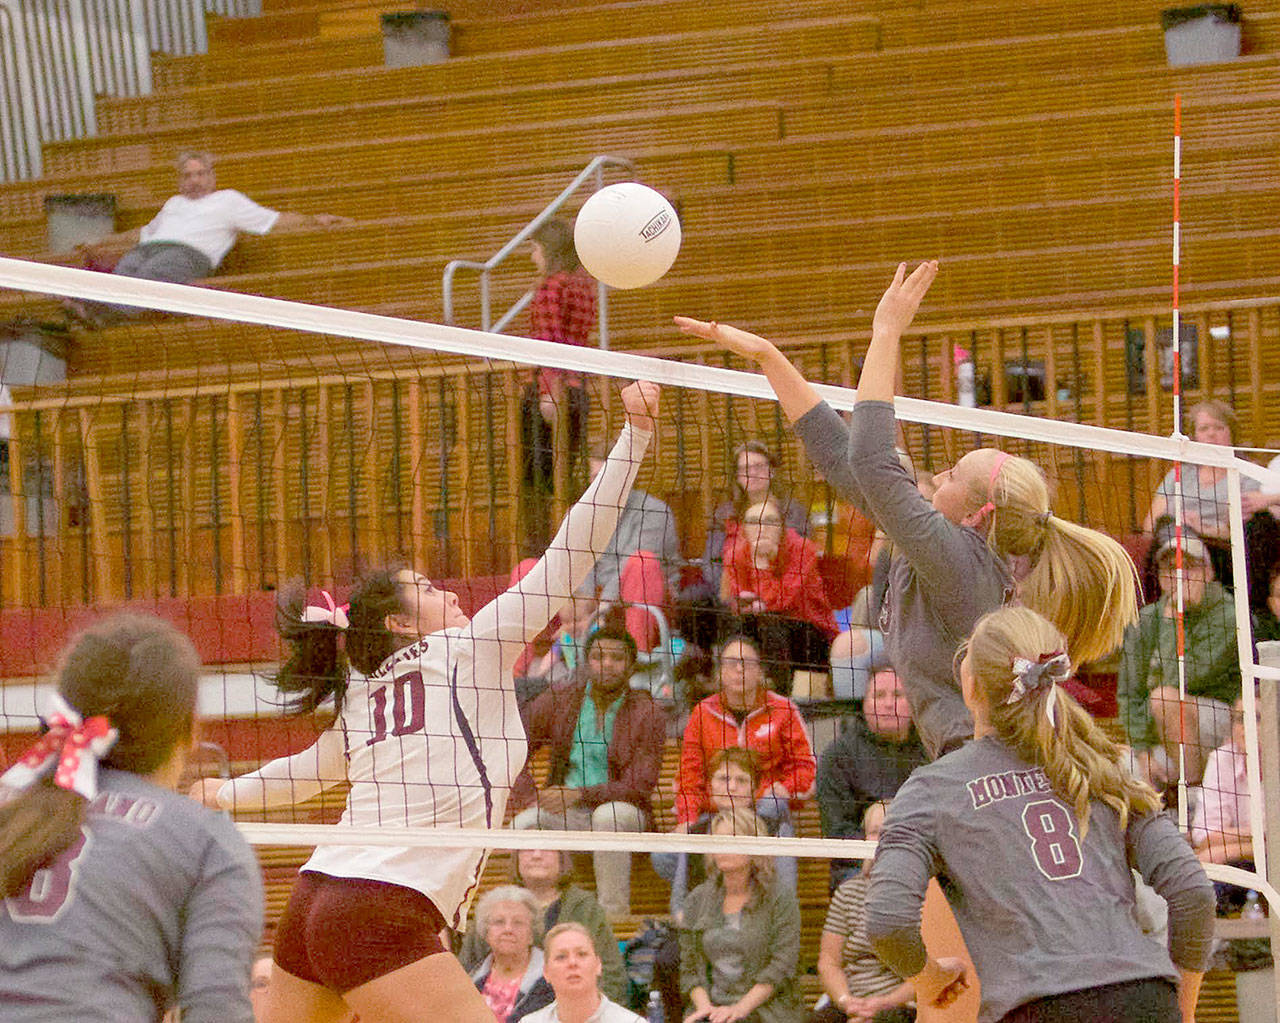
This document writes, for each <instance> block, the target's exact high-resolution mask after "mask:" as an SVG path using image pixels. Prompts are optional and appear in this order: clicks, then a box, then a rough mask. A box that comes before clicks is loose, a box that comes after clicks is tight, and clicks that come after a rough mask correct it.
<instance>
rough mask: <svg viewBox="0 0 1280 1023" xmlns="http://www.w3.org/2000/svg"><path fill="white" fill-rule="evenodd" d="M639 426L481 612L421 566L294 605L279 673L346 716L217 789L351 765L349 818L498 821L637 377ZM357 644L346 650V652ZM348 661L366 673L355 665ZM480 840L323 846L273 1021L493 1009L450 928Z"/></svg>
mask: <svg viewBox="0 0 1280 1023" xmlns="http://www.w3.org/2000/svg"><path fill="white" fill-rule="evenodd" d="M622 401H623V405H624V407H625V409H626V413H627V420H628V422H627V426H626V427H625V428H624V429H623V431H622V434H621V436H620V437H619V439H618V442H617V443H616V444H615V445H614V448H613V450H612V452H610V454H609V457H608V459H607V460H606V462H605V466H604V468H603V469H602V471H601V472H600V473H599V475H597V476H596V478H595V480H594V481H593V482H592V483H591V485H590V486H589V487H588V488H587V490H586V492H585V493H584V494H583V495H582V497H581V498H580V499H579V500H578V502H577V503H576V504H575V505H574V507H573V508H571V509H570V511H569V513H568V515H567V516H566V517H565V520H564V522H563V523H562V524H561V526H560V530H559V532H558V533H557V535H556V537H555V539H554V540H552V542H551V545H550V546H549V547H548V548H547V552H546V554H544V555H543V557H542V559H541V560H540V561H539V562H538V563H537V564H536V565H535V566H534V568H533V569H532V570H531V571H530V572H529V573H528V574H527V575H525V576H524V578H523V579H521V581H520V582H519V583H518V584H516V585H515V586H514V587H512V589H510V590H508V591H507V592H506V593H504V594H502V595H501V596H499V597H498V598H496V599H495V600H494V601H493V602H492V603H490V604H488V605H487V606H486V607H484V608H483V609H482V610H480V611H479V612H478V613H477V614H476V616H475V618H474V619H471V620H468V619H467V617H466V615H465V614H463V613H462V611H461V610H460V609H459V607H458V600H457V597H456V596H455V595H454V594H452V593H449V592H447V591H442V590H438V589H436V588H434V587H433V586H432V585H431V583H430V582H429V581H428V580H427V579H426V577H425V576H423V575H421V574H418V573H416V572H413V571H410V570H401V571H398V572H391V571H386V572H381V573H377V574H375V575H374V576H371V577H369V578H368V579H366V580H365V581H364V582H363V583H362V584H361V585H359V586H358V587H357V588H356V590H355V591H354V592H353V593H352V595H351V603H350V605H349V608H348V609H345V610H344V609H338V608H333V607H329V608H305V609H299V610H300V612H301V613H299V614H297V616H296V617H294V618H290V617H289V616H284V617H283V619H282V622H283V626H284V627H283V629H282V631H283V632H284V633H285V637H286V639H289V640H291V642H292V643H293V649H294V653H293V656H292V657H291V659H290V660H289V661H288V662H287V663H286V664H285V665H284V667H283V668H282V669H281V672H280V676H279V677H278V679H277V684H278V685H279V686H280V688H281V689H282V690H284V691H286V692H295V693H299V694H301V698H300V700H299V701H298V702H297V704H296V705H295V706H297V707H298V708H299V709H308V708H313V707H315V706H316V705H317V704H318V703H320V702H321V701H322V700H323V699H325V698H326V697H327V696H329V695H332V696H334V697H335V700H336V702H337V704H338V711H339V713H338V718H337V720H336V721H335V723H334V724H333V726H332V727H331V728H329V729H328V730H327V731H326V732H325V733H324V734H323V735H321V736H320V738H319V739H318V740H317V742H316V743H315V745H314V746H312V747H311V748H310V749H308V750H306V751H304V752H302V753H299V754H295V755H294V756H292V757H287V758H284V759H281V760H277V761H272V762H271V763H269V764H266V765H264V766H263V767H262V768H261V769H260V770H258V771H254V772H252V773H251V774H248V775H244V776H242V777H240V778H236V779H233V780H232V781H230V782H227V783H225V784H223V785H221V786H216V787H215V786H214V785H212V784H209V783H205V784H204V785H202V787H201V792H200V794H201V796H202V797H203V798H205V799H206V800H213V801H216V803H217V804H218V805H221V806H223V807H228V808H231V807H235V806H237V805H238V806H244V807H251V806H259V807H260V806H262V805H264V804H265V805H268V806H277V805H285V804H289V803H295V802H301V801H302V800H305V799H308V798H310V797H311V796H313V795H315V794H316V793H317V792H319V791H321V790H323V789H324V788H327V787H329V786H331V785H333V784H336V783H338V782H341V781H344V780H345V781H349V782H350V783H351V790H350V793H349V795H348V797H347V805H346V810H345V812H344V813H343V817H342V824H344V825H347V824H349V825H357V826H361V825H363V826H368V825H387V826H401V825H409V826H418V827H423V826H425V827H437V828H463V827H466V828H498V827H500V826H501V824H502V819H503V813H504V810H505V809H506V802H507V796H508V793H509V791H510V787H511V785H512V783H513V782H514V781H515V779H516V777H517V775H518V774H519V772H520V770H521V768H522V767H523V766H524V762H525V754H526V748H527V747H526V742H525V733H524V728H523V726H522V725H521V721H520V714H519V710H518V708H517V705H516V696H515V687H514V683H513V681H512V677H511V673H512V667H513V666H514V664H515V663H516V660H517V659H518V658H519V656H520V654H521V652H522V651H523V649H524V647H525V645H526V644H527V643H528V642H529V641H530V640H532V639H533V638H534V637H535V636H536V635H537V634H538V633H539V632H540V631H541V630H542V629H543V628H544V627H545V626H546V624H547V622H549V621H550V620H551V618H552V616H553V615H555V613H556V612H557V611H558V610H559V609H560V608H561V607H562V606H563V605H564V604H565V603H566V602H567V601H568V600H569V598H570V596H571V595H572V594H573V592H574V591H575V590H576V589H577V588H578V586H579V584H580V583H581V581H582V579H583V578H584V577H585V576H586V574H587V572H588V571H589V570H590V569H591V567H592V565H593V564H594V563H595V560H596V558H597V557H598V555H599V554H600V553H601V552H603V551H604V549H605V547H606V545H607V544H608V542H609V539H610V537H611V536H612V534H613V531H614V528H615V526H616V524H617V520H618V514H619V511H620V510H621V508H622V507H623V506H624V504H625V503H626V500H627V495H628V493H629V492H630V490H631V486H632V484H633V483H634V481H635V478H636V473H637V471H638V469H639V465H640V462H641V460H642V458H643V456H644V453H645V449H646V448H647V446H648V444H649V440H650V437H651V434H652V430H653V416H654V414H655V413H656V411H657V402H658V388H657V387H656V386H655V385H653V384H648V383H637V384H632V385H630V386H629V387H627V388H626V389H625V390H624V391H623V392H622ZM343 647H345V658H344V654H343V649H342V648H343ZM344 660H349V662H350V664H351V665H352V666H353V668H354V669H356V670H355V671H352V672H351V673H350V676H349V677H348V675H347V671H346V667H345V664H344ZM484 858H485V853H484V851H483V850H480V849H422V848H413V847H408V846H404V847H386V846H378V847H364V846H356V845H352V846H321V847H320V848H318V849H317V850H316V852H315V854H314V855H313V856H312V857H311V859H310V860H308V861H307V863H306V864H305V865H304V866H303V868H302V871H303V873H302V875H301V876H300V877H299V879H298V882H297V884H296V885H295V888H294V892H293V894H292V896H291V898H290V901H289V905H288V907H287V908H286V910H285V914H284V917H283V918H282V920H281V923H280V928H279V932H278V936H277V940H276V945H275V966H276V971H275V974H274V975H273V978H272V984H271V989H270V996H269V1003H268V1004H269V1012H268V1019H270V1020H273V1021H284V1020H295V1019H302V1018H306V1019H309V1020H335V1021H337V1020H346V1019H347V1018H348V1017H349V1015H350V1013H351V1011H352V1010H354V1011H356V1012H358V1013H359V1015H360V1019H361V1020H362V1021H365V1023H371V1021H393V1020H410V1019H415V1020H416V1019H422V1018H423V1004H424V1003H423V998H424V995H426V996H427V997H429V998H430V999H431V1006H432V1008H431V1012H430V1016H431V1018H432V1019H433V1020H440V1021H447V1020H458V1021H468V1023H470V1021H476V1023H480V1021H484V1020H492V1013H491V1012H490V1011H489V1009H488V1007H487V1006H486V1005H485V1003H484V1001H483V1000H482V999H481V998H480V995H479V993H478V992H477V991H476V988H475V985H474V984H472V983H471V981H470V979H469V978H468V977H467V975H466V973H465V971H464V970H463V969H462V967H461V965H460V964H459V963H458V961H457V960H456V959H455V958H454V957H453V956H452V955H450V954H447V953H446V951H445V948H444V946H443V944H442V943H441V941H440V940H439V937H438V935H439V933H440V932H441V931H442V930H443V929H444V928H445V927H451V928H455V929H459V928H461V927H462V926H463V925H464V923H465V920H466V915H467V908H468V906H469V905H470V902H471V898H472V896H473V895H474V893H475V890H476V885H477V883H478V882H479V879H480V873H481V870H482V869H483V867H484Z"/></svg>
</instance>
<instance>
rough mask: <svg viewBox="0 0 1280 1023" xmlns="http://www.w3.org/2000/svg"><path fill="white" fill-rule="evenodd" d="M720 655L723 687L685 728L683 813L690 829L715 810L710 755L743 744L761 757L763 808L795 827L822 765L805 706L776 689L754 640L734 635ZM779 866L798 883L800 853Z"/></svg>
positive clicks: (780, 827)
mask: <svg viewBox="0 0 1280 1023" xmlns="http://www.w3.org/2000/svg"><path fill="white" fill-rule="evenodd" d="M715 660H716V668H715V670H716V678H717V680H718V681H719V683H720V692H718V693H713V694H712V695H711V696H708V697H707V698H706V699H705V700H703V701H702V702H701V703H699V704H698V705H697V706H696V707H694V709H693V713H692V714H691V715H690V716H689V723H688V725H686V726H685V730H684V741H683V744H682V746H681V749H680V770H679V773H678V774H677V776H676V819H677V820H678V821H679V822H680V824H681V825H684V829H682V830H687V828H688V826H689V825H691V824H693V823H694V822H695V821H697V819H698V817H699V815H701V814H704V813H712V812H714V804H713V803H712V800H711V794H710V791H709V790H708V779H709V777H710V773H711V762H712V760H713V759H714V758H715V757H716V754H718V753H719V752H720V751H721V750H726V749H729V748H731V747H734V746H737V747H741V748H742V749H747V750H751V751H752V752H753V753H754V754H755V755H756V757H757V758H758V760H759V764H760V775H759V783H758V785H757V788H756V793H755V795H756V812H757V813H758V814H759V815H760V816H761V817H762V818H763V819H764V820H765V821H766V823H768V824H769V830H770V832H771V833H772V834H775V835H791V834H794V832H793V830H792V828H791V804H792V803H793V802H798V801H799V800H802V799H807V798H808V797H809V795H810V794H811V793H812V790H813V783H814V780H815V778H816V777H817V771H818V765H817V761H816V760H815V759H814V755H813V747H812V745H810V743H809V735H808V733H807V732H806V731H805V727H804V720H803V719H802V718H801V717H800V709H799V708H798V707H797V706H796V705H795V704H794V703H792V702H791V701H790V700H788V699H787V698H786V697H785V696H779V695H778V694H777V693H774V692H771V691H770V690H769V687H768V684H767V682H766V679H765V673H764V666H763V663H762V659H761V656H760V648H759V646H757V644H756V641H755V640H753V639H751V638H749V637H747V636H733V637H731V638H729V639H728V640H726V641H725V642H724V643H722V644H721V645H720V647H719V648H718V649H717V650H716V659H715ZM777 867H778V873H779V876H780V878H782V879H783V880H784V881H789V882H790V883H791V887H792V889H794V887H795V876H796V868H795V861H794V860H779V862H778V864H777Z"/></svg>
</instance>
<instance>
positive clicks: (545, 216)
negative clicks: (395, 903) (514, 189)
mask: <svg viewBox="0 0 1280 1023" xmlns="http://www.w3.org/2000/svg"><path fill="white" fill-rule="evenodd" d="M606 167H620V168H622V169H624V170H626V171H628V172H629V173H631V174H635V170H636V166H635V164H634V163H633V162H632V161H631V160H628V159H627V158H626V157H625V156H608V155H601V156H597V157H595V158H594V159H592V161H591V162H590V163H588V164H587V165H586V166H585V167H584V168H582V170H581V172H580V173H579V174H578V176H577V177H576V178H574V179H573V181H572V182H570V184H569V186H568V187H567V188H565V190H564V191H563V192H561V193H560V194H559V195H558V196H556V197H555V198H554V199H553V200H551V202H550V203H548V204H547V206H546V207H545V208H544V209H543V210H542V212H541V213H539V214H538V215H537V216H536V217H534V218H533V219H532V220H531V221H529V223H527V224H525V226H524V227H522V228H521V229H520V230H519V231H518V232H516V235H515V237H513V238H512V239H511V240H510V241H509V242H507V243H506V244H505V245H504V246H502V248H500V249H499V250H498V251H497V252H495V253H494V254H493V255H492V256H490V257H489V258H488V259H486V260H485V261H484V262H483V263H478V262H476V261H474V260H470V259H453V260H450V261H449V262H448V263H447V264H446V265H445V268H444V278H443V280H442V282H441V285H442V287H443V290H444V322H445V323H447V324H450V325H453V323H454V321H453V279H454V276H455V275H456V274H457V272H458V271H459V270H476V271H478V272H479V274H480V329H481V330H487V331H491V332H493V333H495V334H501V333H502V332H503V331H504V330H505V329H506V327H507V325H508V324H509V323H511V321H512V320H514V319H515V318H516V317H517V316H518V315H519V314H520V312H521V311H522V310H523V309H525V308H526V307H527V306H528V305H529V303H530V302H532V301H533V289H530V290H529V291H526V292H525V293H524V294H523V295H521V296H520V297H519V298H518V299H516V301H515V303H514V304H512V306H511V308H509V309H508V310H507V311H506V312H504V313H503V314H502V315H501V316H500V317H498V320H497V322H494V321H493V311H492V308H491V306H492V303H491V300H490V290H489V275H490V274H491V273H492V272H493V271H494V270H495V269H497V268H498V267H499V266H501V265H502V264H503V263H504V262H505V261H506V259H507V257H509V256H510V255H511V254H512V253H513V252H515V251H516V249H518V248H520V246H521V245H523V244H524V243H525V242H527V241H528V240H529V239H530V238H531V237H533V233H534V232H535V231H537V230H538V228H540V227H541V226H542V225H543V224H545V223H546V222H547V221H548V220H550V219H551V217H552V216H554V215H555V214H556V213H557V212H558V211H559V209H560V207H561V206H563V205H564V204H565V203H566V202H568V201H569V200H570V199H571V198H573V195H574V193H576V192H577V191H578V189H580V188H581V187H582V186H583V185H585V184H586V183H587V182H588V181H590V180H592V179H593V178H594V180H595V187H596V190H597V191H598V190H599V189H601V188H603V187H604V171H605V168H606ZM596 309H597V319H598V326H597V329H598V332H599V336H600V347H601V348H608V347H609V289H608V288H607V287H606V286H605V285H604V284H603V283H602V282H600V281H597V282H596Z"/></svg>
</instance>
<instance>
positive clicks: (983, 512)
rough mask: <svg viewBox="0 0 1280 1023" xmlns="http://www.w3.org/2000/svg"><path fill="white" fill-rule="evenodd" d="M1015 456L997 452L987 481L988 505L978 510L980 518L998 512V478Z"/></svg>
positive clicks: (1005, 452)
mask: <svg viewBox="0 0 1280 1023" xmlns="http://www.w3.org/2000/svg"><path fill="white" fill-rule="evenodd" d="M1012 457H1013V456H1012V455H1011V454H1009V452H1007V451H997V452H996V457H995V460H994V461H993V462H992V463H991V476H990V477H989V478H988V479H987V503H986V504H984V505H983V506H982V507H981V508H979V509H978V518H979V519H982V518H983V517H985V516H987V515H990V514H991V513H992V512H993V511H995V510H996V502H995V496H996V495H995V489H996V477H997V476H999V475H1000V470H1001V469H1003V468H1004V463H1005V462H1007V461H1009V459H1010V458H1012Z"/></svg>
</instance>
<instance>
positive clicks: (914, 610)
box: [795, 401, 1013, 757]
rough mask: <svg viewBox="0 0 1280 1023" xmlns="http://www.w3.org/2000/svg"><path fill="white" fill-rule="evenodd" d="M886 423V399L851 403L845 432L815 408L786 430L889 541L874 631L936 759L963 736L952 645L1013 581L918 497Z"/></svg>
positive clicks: (964, 711)
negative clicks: (885, 588) (880, 612)
mask: <svg viewBox="0 0 1280 1023" xmlns="http://www.w3.org/2000/svg"><path fill="white" fill-rule="evenodd" d="M895 426H896V420H895V419H894V415H893V404H892V402H887V401H860V402H858V404H857V405H855V406H854V409H853V416H852V418H851V419H850V424H849V425H848V426H846V425H845V423H844V420H842V419H841V418H840V416H839V415H837V414H836V412H835V410H834V409H832V408H831V406H829V405H827V404H826V403H825V402H823V403H821V404H819V405H816V406H814V407H813V408H812V409H810V410H809V411H808V412H806V413H805V414H804V415H803V416H802V417H801V418H800V419H799V420H797V421H796V424H795V430H796V436H798V437H799V438H800V440H801V441H802V442H803V443H804V449H805V453H806V454H807V455H808V456H809V460H810V461H812V462H813V464H814V465H816V466H817V467H818V470H819V471H820V472H821V473H822V475H823V476H824V477H825V478H826V480H827V482H828V483H830V484H831V486H832V488H833V489H834V490H835V491H836V493H838V494H839V495H840V496H841V497H843V498H844V499H845V500H846V501H849V502H850V503H851V504H853V505H854V506H855V507H857V508H858V509H859V510H860V511H861V512H862V513H863V514H864V515H866V516H867V517H869V518H870V519H871V520H872V521H873V522H875V524H876V525H877V526H878V527H879V528H880V529H881V530H882V531H883V532H884V533H885V535H886V536H888V537H889V539H890V540H892V541H893V548H894V556H893V561H892V562H891V564H890V567H889V588H888V594H887V596H886V598H885V606H884V615H883V617H882V618H881V621H880V627H881V629H882V630H883V631H884V634H885V650H886V652H887V653H888V655H889V661H890V663H892V665H893V668H894V670H895V671H896V672H897V673H898V677H899V678H901V679H902V688H903V691H904V692H905V693H906V694H907V702H908V703H910V705H911V720H912V721H914V722H915V725H916V731H917V732H918V733H919V735H920V739H921V741H922V742H923V743H924V746H925V749H926V750H928V751H929V756H930V757H939V756H941V755H942V754H943V753H945V752H947V751H948V750H950V749H955V748H957V747H958V746H959V745H960V744H961V743H962V742H964V740H966V739H968V738H969V737H970V736H972V735H973V718H972V717H970V715H969V709H968V708H967V707H966V706H965V705H964V698H963V697H962V696H961V695H960V687H959V686H958V685H957V684H956V680H955V677H954V674H953V668H954V666H953V663H952V658H953V657H954V656H955V652H956V647H958V646H959V645H960V643H961V641H962V640H964V639H967V638H968V636H969V634H970V633H971V632H973V626H974V624H975V623H976V622H977V620H978V619H979V618H981V617H982V616H983V615H984V614H986V613H987V612H988V611H994V610H996V608H998V607H1000V606H1002V605H1003V604H1006V603H1008V601H1009V599H1010V597H1012V595H1013V575H1012V573H1011V572H1010V570H1009V566H1008V565H1007V564H1006V563H1005V560H1004V559H1003V558H1001V557H1000V556H999V555H997V554H996V553H995V552H994V551H992V550H991V548H990V547H989V546H987V540H986V537H984V536H983V535H981V534H980V533H978V532H977V530H974V529H970V528H969V527H968V526H959V525H956V523H954V522H952V521H950V520H949V519H948V518H947V517H946V516H945V515H943V514H942V512H940V511H938V510H937V509H935V508H934V507H933V505H932V504H930V503H929V501H928V500H926V499H925V497H924V496H923V495H922V494H921V493H920V491H919V489H918V488H917V487H916V484H915V481H914V480H912V478H911V477H910V475H908V473H907V470H906V469H904V468H903V467H902V463H901V462H899V461H898V453H897V451H896V449H895V448H894V446H893V439H894V429H895ZM877 610H880V609H878V608H877V609H873V613H874V612H875V611H877Z"/></svg>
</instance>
